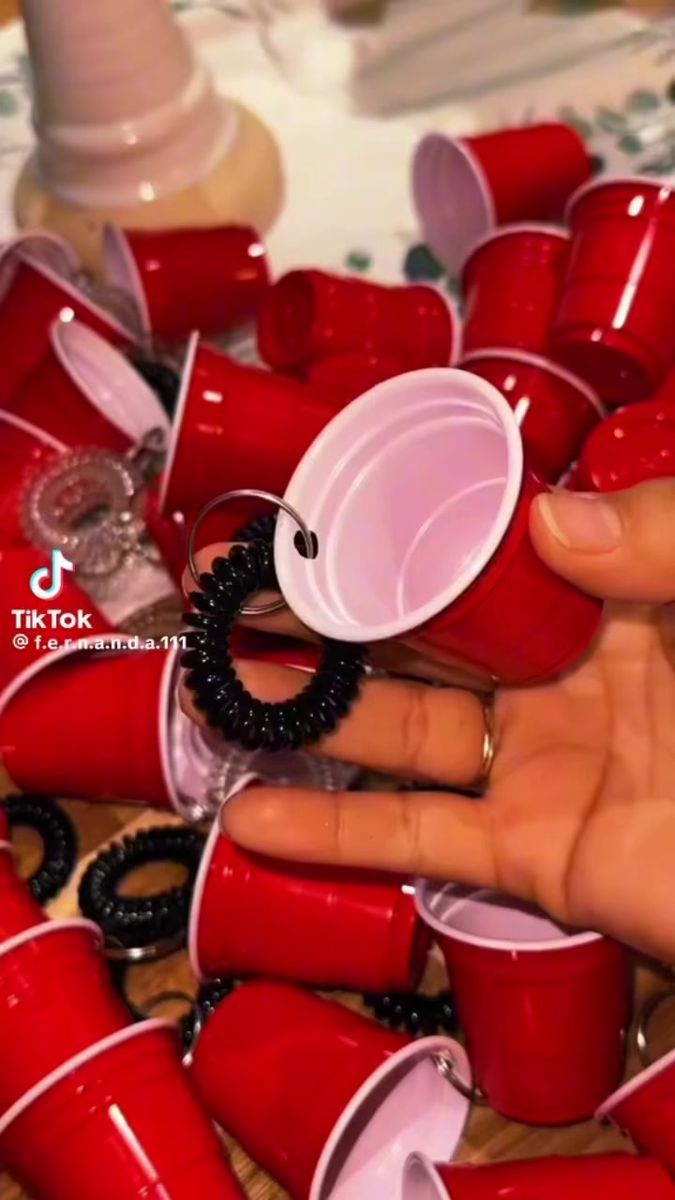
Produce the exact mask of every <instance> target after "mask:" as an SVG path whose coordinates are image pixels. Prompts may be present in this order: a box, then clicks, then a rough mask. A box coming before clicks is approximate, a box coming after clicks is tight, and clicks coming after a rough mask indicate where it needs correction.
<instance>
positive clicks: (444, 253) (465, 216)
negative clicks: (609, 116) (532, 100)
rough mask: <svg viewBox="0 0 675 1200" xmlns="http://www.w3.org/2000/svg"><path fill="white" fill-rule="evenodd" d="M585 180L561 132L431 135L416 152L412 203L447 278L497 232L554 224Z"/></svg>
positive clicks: (584, 157)
mask: <svg viewBox="0 0 675 1200" xmlns="http://www.w3.org/2000/svg"><path fill="white" fill-rule="evenodd" d="M590 175H591V161H590V158H589V156H588V153H587V151H586V148H585V146H584V143H583V141H582V140H581V138H580V137H579V135H578V133H576V132H575V130H573V129H570V128H569V126H567V125H559V124H546V125H528V126H524V127H522V128H516V129H502V130H498V131H497V132H494V133H485V134H481V135H480V136H478V137H468V138H461V139H459V138H451V137H447V136H446V135H445V134H443V133H430V134H427V136H426V137H424V138H423V139H422V141H421V142H420V144H419V145H418V147H417V150H416V152H415V157H414V160H413V167H412V188H413V199H414V203H415V207H416V209H417V215H418V217H419V219H420V222H421V225H422V231H423V233H424V237H425V240H426V241H427V243H428V244H429V246H430V247H431V249H432V250H433V252H434V254H435V255H436V258H438V259H439V261H440V262H442V263H443V265H444V266H445V267H446V268H447V270H448V271H449V272H450V273H451V274H453V275H454V274H455V273H456V272H458V271H459V270H460V268H461V267H462V266H463V264H464V262H465V261H466V257H467V254H468V253H469V251H470V250H471V249H472V247H473V246H474V245H475V243H476V242H477V241H478V240H479V238H483V237H485V235H486V234H487V233H489V232H490V230H491V229H494V228H495V226H496V225H504V224H507V223H509V222H512V221H556V220H558V219H559V218H561V217H562V216H563V213H564V211H565V205H566V203H567V201H568V200H569V198H570V196H571V195H572V194H573V193H574V192H575V191H576V190H577V188H579V187H580V186H581V184H582V183H585V182H586V180H587V179H589V178H590Z"/></svg>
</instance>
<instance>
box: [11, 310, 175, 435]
mask: <svg viewBox="0 0 675 1200" xmlns="http://www.w3.org/2000/svg"><path fill="white" fill-rule="evenodd" d="M0 320H1V317H0ZM5 407H6V409H7V411H8V412H10V413H13V414H14V415H15V416H17V417H20V418H21V419H22V420H24V421H28V422H30V424H32V425H34V426H36V427H37V428H39V429H42V430H44V431H45V432H46V433H48V434H50V435H51V437H54V438H57V439H58V440H59V441H61V442H63V443H65V445H66V446H69V447H71V448H75V447H78V446H103V447H105V448H107V449H109V450H113V451H118V452H122V453H123V452H124V451H126V450H128V449H129V448H130V446H131V445H132V444H133V443H135V442H139V441H141V439H142V438H143V436H144V435H145V434H147V433H148V432H149V431H150V430H151V429H161V430H163V431H165V432H167V433H168V428H169V422H168V419H167V416H166V413H165V412H164V409H163V408H162V406H161V404H160V402H159V400H158V399H157V396H156V395H155V393H154V392H153V390H152V388H150V387H148V385H147V383H145V382H144V380H143V379H142V378H141V376H140V375H139V374H138V372H137V371H135V370H134V368H133V367H132V366H131V365H130V364H129V363H128V362H127V360H126V358H124V356H123V355H122V354H120V353H119V351H118V350H116V349H115V348H114V347H113V346H111V345H110V344H109V343H108V342H106V341H105V340H104V339H103V338H102V337H99V335H98V334H97V333H94V332H93V331H92V330H91V329H88V328H87V327H86V325H83V324H81V323H80V322H78V321H63V320H57V321H55V322H54V324H53V325H52V327H51V329H50V332H49V345H48V348H47V350H46V352H45V354H44V355H43V357H42V359H41V360H40V362H39V363H38V364H37V366H36V367H35V368H34V370H32V371H31V372H30V374H28V375H27V376H26V377H25V379H24V380H23V382H22V383H21V384H20V385H19V386H18V387H17V389H16V391H15V392H14V394H13V396H12V397H11V398H10V399H9V400H7V401H6V405H5Z"/></svg>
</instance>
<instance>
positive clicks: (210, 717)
mask: <svg viewBox="0 0 675 1200" xmlns="http://www.w3.org/2000/svg"><path fill="white" fill-rule="evenodd" d="M199 583H200V587H201V589H202V590H201V592H193V593H192V595H191V596H190V602H191V604H193V605H194V608H195V609H196V610H197V611H196V612H189V613H186V614H185V618H184V619H185V622H186V624H188V625H190V626H192V629H193V632H191V633H189V634H187V643H188V646H189V647H190V648H189V650H188V651H187V653H186V654H184V655H183V658H182V665H183V666H184V667H185V668H187V672H188V673H187V675H186V676H185V683H186V686H187V687H188V688H189V689H190V691H191V692H192V693H193V695H194V700H195V705H196V707H197V708H198V709H200V710H201V711H202V712H203V713H204V714H205V716H206V719H207V721H208V723H209V725H211V726H213V727H215V728H217V729H219V730H220V732H221V733H222V734H223V736H224V737H225V738H226V739H227V741H232V742H238V743H239V745H241V746H243V747H244V749H246V750H268V751H275V750H290V749H292V750H298V749H299V748H300V747H301V746H307V745H311V744H312V743H313V742H317V741H318V740H319V739H320V738H322V737H324V736H325V735H326V734H328V733H332V732H333V730H334V729H335V728H336V727H337V725H338V724H339V722H340V721H341V720H342V718H343V717H345V716H346V715H347V713H348V712H349V709H350V708H351V706H352V704H353V702H354V700H355V699H356V697H357V696H358V693H359V688H360V684H361V679H362V676H363V674H364V671H365V650H364V648H363V647H362V646H355V645H352V644H347V643H345V642H337V641H332V640H330V639H326V640H325V641H324V644H323V658H322V661H321V664H320V666H319V668H318V669H317V671H316V673H315V674H314V675H313V676H312V677H311V678H310V681H309V683H308V684H307V686H306V687H305V688H304V689H303V691H302V692H300V693H299V695H297V696H295V697H294V698H293V699H291V700H286V701H284V702H283V703H278V704H269V703H265V702H263V701H262V700H258V699H256V697H255V696H253V695H251V693H250V692H249V691H247V690H246V688H245V687H244V685H243V683H242V682H241V680H240V679H239V678H238V676H237V673H236V670H235V666H234V662H233V660H232V654H231V651H230V646H229V639H230V633H231V630H232V627H233V625H234V622H235V621H236V619H237V616H238V614H239V611H240V609H241V608H242V607H243V606H244V605H245V603H246V601H247V599H248V597H249V596H251V595H254V594H255V593H256V592H260V591H266V590H269V589H275V588H276V587H277V580H276V575H275V571H274V565H273V551H272V547H271V545H270V544H269V543H267V542H264V541H254V542H250V543H249V544H248V545H246V546H233V548H232V549H231V551H230V554H229V556H228V558H216V559H215V560H214V562H213V564H212V567H211V572H210V573H207V574H203V575H201V576H200V580H199Z"/></svg>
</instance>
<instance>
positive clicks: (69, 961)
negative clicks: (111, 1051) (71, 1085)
mask: <svg viewBox="0 0 675 1200" xmlns="http://www.w3.org/2000/svg"><path fill="white" fill-rule="evenodd" d="M100 946H101V931H100V930H99V928H98V926H96V925H94V924H93V923H92V922H91V921H82V920H68V921H46V920H45V919H44V917H43V924H40V925H37V926H35V927H34V928H31V929H27V930H25V931H24V932H23V933H20V934H18V935H17V936H15V937H13V938H10V939H9V940H7V941H5V942H4V944H2V945H0V1014H1V1018H2V1019H1V1020H0V1061H2V1071H1V1072H0V1112H3V1113H4V1112H6V1111H7V1109H9V1108H10V1107H11V1106H12V1105H13V1104H15V1103H16V1102H17V1100H19V1099H20V1097H21V1096H23V1095H24V1094H25V1092H27V1091H28V1090H29V1088H32V1087H34V1086H35V1085H36V1084H38V1083H39V1082H40V1080H41V1079H44V1077H45V1075H48V1074H49V1072H50V1071H53V1070H54V1069H55V1068H56V1067H59V1066H60V1065H61V1063H63V1062H65V1061H66V1060H67V1059H69V1058H71V1057H72V1056H73V1055H74V1054H79V1053H80V1052H81V1051H83V1050H86V1049H87V1047H88V1046H91V1045H92V1044H93V1043H95V1042H97V1041H99V1040H100V1039H101V1038H103V1037H108V1036H109V1035H110V1034H112V1033H115V1032H117V1031H118V1030H120V1029H125V1028H126V1027H127V1026H128V1025H130V1024H131V1016H130V1013H129V1011H128V1009H127V1007H126V1005H125V1004H124V1002H123V1001H122V999H121V998H120V995H119V993H118V992H117V990H116V989H115V987H114V986H113V983H112V980H111V978H110V972H109V970H108V967H107V965H106V962H105V959H104V958H103V957H102V956H101V953H100Z"/></svg>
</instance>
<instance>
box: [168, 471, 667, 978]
mask: <svg viewBox="0 0 675 1200" xmlns="http://www.w3.org/2000/svg"><path fill="white" fill-rule="evenodd" d="M649 486H650V487H652V489H653V487H654V485H649ZM638 491H639V489H638ZM627 495H629V494H627ZM656 495H657V493H656V492H652V495H651V498H650V504H651V505H652V515H653V503H654V498H655V497H656ZM658 498H659V501H662V500H663V496H660V497H658ZM674 498H675V493H674ZM671 514H672V515H675V508H671ZM672 523H673V522H672V516H671V524H672ZM535 533H536V530H535ZM668 536H669V537H670V540H671V549H673V550H675V547H674V546H672V541H673V536H672V535H671V534H669V535H668ZM546 537H547V534H546V531H545V530H544V529H543V527H541V528H540V529H539V531H538V534H537V536H536V538H535V540H538V541H539V543H540V544H541V545H540V552H542V553H544V552H545V556H546V557H547V559H549V560H551V559H553V560H555V558H556V555H560V553H562V552H561V551H560V548H559V547H558V548H556V547H551V546H549V547H547V546H546V545H545V542H546ZM621 554H623V555H624V557H625V554H626V548H625V546H624V547H623V549H622V550H621V551H620V554H619V559H620V558H621ZM208 557H209V556H208V554H207V556H206V558H207V560H208ZM563 558H564V554H563ZM674 559H675V555H674ZM608 563H609V568H610V570H609V575H610V578H609V581H608V582H607V584H606V588H605V590H606V591H607V594H611V595H622V594H625V592H626V590H630V585H629V587H628V589H627V587H626V585H625V584H624V583H622V582H621V578H622V563H621V561H617V560H612V561H610V559H606V561H605V563H604V564H603V565H602V566H601V568H600V572H601V574H602V572H604V574H605V577H606V575H607V564H608ZM552 565H556V566H559V567H560V569H561V570H562V569H564V573H566V574H567V575H568V577H574V576H575V573H576V574H578V573H579V571H578V570H577V568H576V567H575V566H574V564H572V565H571V566H570V565H569V564H567V563H565V562H563V563H562V564H560V563H556V562H555V561H553V562H552ZM581 569H583V570H585V571H586V573H587V574H588V572H589V571H590V575H591V578H590V581H589V590H598V591H601V585H600V583H599V582H598V583H597V585H596V583H595V581H594V578H593V572H594V570H596V567H595V565H594V562H593V556H589V557H588V558H586V559H584V561H583V564H582V568H580V570H581ZM674 575H675V567H671V568H670V578H669V579H666V578H663V579H661V577H659V579H658V580H657V582H656V584H654V583H647V584H644V585H643V586H644V594H645V595H647V593H649V599H652V600H653V599H654V598H661V592H662V589H668V588H669V587H671V585H672V580H673V576H674ZM615 576H616V578H615ZM655 591H656V592H657V593H658V597H655V596H654V594H653V593H654V592H655ZM601 594H602V592H601ZM664 594H667V591H666V592H665V593H664ZM671 595H675V591H672V593H671ZM673 628H674V626H673V618H672V616H671V610H670V609H669V608H668V607H667V606H660V607H659V606H656V605H653V604H652V605H635V604H632V605H628V604H625V603H621V602H615V603H613V604H612V605H610V606H608V610H607V616H606V620H605V624H604V627H603V631H602V634H601V636H600V638H599V640H598V643H597V645H596V646H595V648H594V650H593V652H592V653H591V655H590V656H589V657H588V658H587V660H586V661H585V662H583V663H582V664H581V665H579V666H578V667H577V668H576V669H575V670H574V671H572V672H570V673H569V674H568V675H566V676H565V677H564V678H562V679H560V680H557V681H555V682H554V683H552V684H548V685H545V686H542V687H537V688H528V689H513V690H510V689H504V690H502V691H500V692H498V694H497V696H496V698H495V731H496V739H497V755H496V761H495V765H494V770H493V772H492V776H491V781H490V787H489V790H488V791H487V793H486V794H485V795H484V796H482V797H481V798H468V797H466V796H463V795H458V794H457V793H456V792H453V791H452V790H451V789H453V788H459V789H464V788H466V787H468V786H469V785H470V784H471V782H472V780H473V779H475V778H476V775H477V773H478V770H479V766H480V762H481V755H482V746H483V735H484V713H483V707H482V704H481V703H480V701H479V700H478V699H477V698H476V696H475V695H473V694H472V693H471V692H469V691H466V690H463V689H461V688H454V687H443V688H437V687H429V686H427V685H425V684H423V683H420V682H413V681H412V680H410V679H407V680H402V679H400V678H399V679H391V678H389V679H377V678H376V679H372V680H369V681H368V682H367V683H366V685H365V688H364V693H363V696H362V698H361V700H360V702H359V704H358V705H357V706H356V708H355V709H354V711H353V712H352V713H351V714H350V716H349V717H348V718H347V719H346V720H345V721H344V722H343V724H342V725H341V727H340V728H339V729H338V730H337V731H336V733H335V734H333V735H331V736H330V737H329V738H327V739H325V741H324V743H323V744H322V746H321V747H319V749H320V750H322V751H323V752H324V753H330V754H333V755H335V756H336V757H340V758H343V759H346V760H348V761H352V762H360V763H363V764H364V765H366V766H368V767H371V768H374V769H377V770H382V771H387V772H389V773H391V774H393V775H398V776H400V777H402V778H410V777H412V778H415V779H420V780H422V781H424V782H422V784H421V788H424V786H425V783H426V785H427V786H428V785H429V784H430V783H432V784H433V785H434V787H435V788H437V787H438V786H439V785H440V787H442V788H447V789H448V791H440V790H431V791H429V790H428V791H424V790H420V791H414V792H413V791H394V790H392V791H390V792H374V793H368V794H364V793H341V794H336V795H330V794H327V793H310V792H303V791H280V790H269V789H262V788H260V789H254V790H251V791H249V792H247V793H244V794H243V795H241V796H239V797H237V798H235V799H234V800H233V801H231V802H230V803H229V804H228V805H227V806H226V809H225V810H224V813H223V821H224V823H225V826H226V828H227V830H228V832H229V833H230V834H231V835H232V836H233V837H234V838H235V840H237V841H239V842H240V843H241V844H243V845H246V846H248V847H249V848H252V849H257V850H260V851H262V852H264V853H267V854H274V855H278V856H280V857H284V858H288V859H297V860H301V861H312V862H327V863H340V864H352V865H360V866H368V867H380V868H383V869H387V870H393V871H399V872H406V873H410V874H421V875H427V876H430V877H434V878H438V879H442V880H448V879H451V880H454V881H457V882H460V883H467V884H472V885H476V886H482V887H491V888H497V889H499V890H501V891H504V892H506V893H508V894H511V895H515V896H518V897H520V898H523V899H527V900H531V901H534V902H536V903H537V904H539V905H540V906H541V907H542V908H544V909H546V910H547V911H548V912H549V913H550V914H551V915H552V916H553V917H554V918H556V919H558V920H561V921H565V922H568V923H571V924H575V925H579V926H582V927H585V928H595V929H598V930H601V931H602V932H606V933H609V934H612V935H614V936H616V937H619V938H621V939H622V940H623V941H626V942H628V943H630V944H632V945H634V946H636V947H638V948H640V949H642V950H645V951H647V952H649V953H652V954H654V955H656V956H657V957H660V958H662V959H663V960H664V961H673V960H675V890H674V889H673V875H674V873H675V670H674V669H673V661H674V660H673V657H672V654H671V646H672V645H673V644H675V638H674V636H673ZM295 632H298V630H297V629H296V630H295ZM380 654H381V655H382V654H384V661H385V662H386V664H387V666H392V665H393V666H397V667H398V669H399V670H405V672H406V673H407V674H415V675H424V674H428V673H429V668H428V664H424V663H418V662H415V661H412V660H406V658H405V655H401V653H400V652H399V651H397V650H395V649H392V648H386V647H385V648H383V650H381V651H380ZM242 673H243V674H244V677H245V679H246V682H247V683H248V684H249V686H250V687H251V689H252V690H254V691H255V692H256V694H259V695H265V697H266V698H269V699H281V698H285V696H286V695H288V694H290V693H292V692H293V691H294V690H297V688H298V683H297V676H296V673H295V672H292V671H286V670H283V669H281V668H279V667H271V666H265V665H262V664H244V665H243V666H242ZM431 673H432V674H433V670H432V672H431ZM184 704H185V705H186V707H187V708H188V709H189V710H190V711H192V710H191V706H190V698H189V693H185V694H184ZM193 715H194V713H193Z"/></svg>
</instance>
